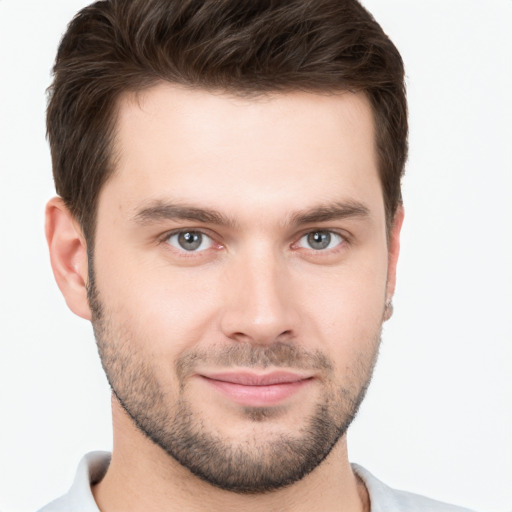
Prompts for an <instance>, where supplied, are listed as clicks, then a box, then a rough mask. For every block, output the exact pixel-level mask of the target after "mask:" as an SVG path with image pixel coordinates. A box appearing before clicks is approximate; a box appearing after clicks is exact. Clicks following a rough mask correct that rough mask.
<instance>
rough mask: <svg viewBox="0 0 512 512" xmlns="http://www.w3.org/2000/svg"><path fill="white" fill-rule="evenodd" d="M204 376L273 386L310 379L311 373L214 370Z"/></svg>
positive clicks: (245, 383)
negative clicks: (260, 372)
mask: <svg viewBox="0 0 512 512" xmlns="http://www.w3.org/2000/svg"><path fill="white" fill-rule="evenodd" d="M201 376H202V377H205V378H207V379H211V380H219V381H222V382H229V383H231V384H240V385H242V386H272V385H274V384H289V383H292V382H299V381H301V380H306V379H310V378H311V377H312V376H311V375H303V374H300V373H296V372H291V371H283V370H280V371H273V372H270V373H265V374H259V373H255V372H248V371H238V372H217V373H216V372H212V373H203V374H201Z"/></svg>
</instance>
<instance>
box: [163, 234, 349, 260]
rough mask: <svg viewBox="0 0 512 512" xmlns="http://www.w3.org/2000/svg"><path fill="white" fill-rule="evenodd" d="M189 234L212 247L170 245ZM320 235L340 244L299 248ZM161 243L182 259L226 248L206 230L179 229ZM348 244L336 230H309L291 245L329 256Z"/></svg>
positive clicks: (298, 248) (167, 235)
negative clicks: (205, 241)
mask: <svg viewBox="0 0 512 512" xmlns="http://www.w3.org/2000/svg"><path fill="white" fill-rule="evenodd" d="M187 233H191V234H198V235H201V236H203V237H207V238H208V239H209V240H210V245H209V246H208V247H207V248H205V249H202V250H199V251H196V250H191V251H187V250H186V249H184V248H183V247H182V248H178V247H175V246H173V245H172V244H170V243H169V240H170V239H171V238H172V237H176V236H179V235H185V234H187ZM318 233H327V234H329V235H330V236H331V237H332V236H334V237H338V239H339V242H338V243H337V244H336V245H335V246H334V247H331V248H329V247H327V248H324V249H313V248H312V247H299V245H298V244H299V243H300V242H301V240H303V239H304V238H305V237H308V236H310V235H313V234H318ZM160 241H161V242H163V243H164V244H166V245H167V246H168V247H170V248H171V250H173V251H175V252H178V253H179V254H180V256H181V257H198V256H199V255H202V254H204V253H205V252H206V251H208V250H209V249H210V248H212V246H216V249H222V248H223V247H224V246H223V245H222V244H221V243H218V242H216V241H215V238H214V236H212V235H211V234H209V233H208V232H206V231H205V230H204V229H179V230H174V231H171V232H168V233H165V234H164V235H163V236H162V237H161V238H160ZM203 242H204V240H203V241H202V242H201V245H202V243H203ZM347 244H350V239H349V237H348V236H347V235H346V234H345V233H340V232H338V231H336V230H333V229H310V230H308V231H306V232H303V233H301V234H300V236H299V237H298V238H296V241H295V242H293V243H292V244H291V245H290V247H291V248H292V249H297V250H300V249H304V250H305V251H308V252H311V253H313V254H315V255H327V254H333V253H336V252H338V251H340V250H341V249H342V248H343V247H344V246H346V245H347Z"/></svg>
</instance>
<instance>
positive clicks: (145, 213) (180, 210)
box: [133, 201, 370, 227]
mask: <svg viewBox="0 0 512 512" xmlns="http://www.w3.org/2000/svg"><path fill="white" fill-rule="evenodd" d="M369 216H370V210H369V209H368V208H367V207H366V206H365V205H364V204H363V203H360V202H358V201H346V202H336V203H329V204H325V205H320V206H317V207H314V208H308V209H305V210H299V211H297V212H295V213H292V214H291V215H290V216H288V218H287V219H286V221H285V224H290V225H296V226H298V225H303V224H314V223H318V222H328V221H331V220H341V219H347V218H367V217H369ZM133 220H134V221H135V222H136V223H137V224H142V225H147V224H151V223H154V222H159V221H162V220H187V221H192V222H199V223H201V224H215V225H220V226H227V227H235V226H236V225H237V224H238V223H237V222H236V221H235V220H234V219H232V218H230V217H227V216H226V215H224V214H222V213H220V212H218V211H216V210H212V209H209V208H198V207H195V206H189V205H180V204H175V203H167V202H163V201H156V202H155V203H151V204H149V205H148V206H145V207H143V208H142V209H140V210H138V211H137V212H136V213H135V215H134V216H133Z"/></svg>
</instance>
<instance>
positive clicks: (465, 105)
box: [0, 0, 512, 512]
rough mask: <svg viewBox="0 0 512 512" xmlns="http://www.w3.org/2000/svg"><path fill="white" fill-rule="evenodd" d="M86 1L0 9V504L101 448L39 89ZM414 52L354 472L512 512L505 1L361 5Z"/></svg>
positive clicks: (353, 435)
mask: <svg viewBox="0 0 512 512" xmlns="http://www.w3.org/2000/svg"><path fill="white" fill-rule="evenodd" d="M86 3H87V2H85V1H79V0H58V1H57V0H45V1H44V2H40V1H36V0H29V1H23V2H22V1H20V0H0V58H1V68H0V73H1V75H0V77H1V78H0V126H1V132H0V145H1V147H0V314H1V324H0V337H1V338H0V339H1V350H0V509H1V510H3V511H4V512H18V511H30V510H34V509H36V508H37V507H38V506H40V505H42V504H43V503H45V502H47V501H49V500H50V499H53V498H54V497H56V496H57V495H59V494H62V493H63V492H65V491H66V489H67V488H68V486H69V484H70V483H71V479H72V476H73V474H74V470H75V466H76V463H77V462H78V460H79V458H80V457H81V455H82V454H83V453H85V452H87V451H89V450H93V449H109V448H110V445H111V426H110V414H109V390H108V387H107V385H106V381H105V378H104V377H103V374H102V371H101V369H100V364H99V361H98V358H97V355H96V351H95V344H94V341H93V336H92V331H91V328H90V326H89V325H88V323H87V322H85V321H82V320H80V319H78V318H75V317H74V316H73V315H72V314H71V313H70V312H69V311H68V310H67V308H66V306H65V304H64V301H63V300H62V298H61V296H60V294H59V292H58V289H57V287H56V285H55V284H54V282H53V277H52V275H51V271H50V265H49V261H48V256H47V250H46V247H45V241H44V237H43V209H44V204H45V201H46V200H47V198H49V197H50V196H51V195H52V194H53V185H52V179H51V170H50V158H49V150H48V148H47V144H46V142H45V125H44V110H45V88H46V87H47V86H48V85H49V83H50V68H51V65H52V61H53V59H54V55H55V51H56V48H57V44H58V41H59V38H60V35H61V34H62V32H63V31H64V29H65V26H66V24H67V22H68V21H69V20H70V19H71V17H72V15H73V14H74V13H75V12H76V11H77V10H78V9H79V8H80V7H82V6H83V5H85V4H86ZM365 5H366V6H367V7H368V8H369V9H370V10H371V11H372V12H373V13H374V15H375V17H376V18H377V20H378V21H379V22H380V23H381V24H382V26H383V27H384V29H385V31H386V32H387V33H388V34H389V35H390V36H391V38H392V39H393V40H394V42H395V44H396V45H397V46H398V48H399V49H400V51H401V52H402V55H403V57H404V60H405V63H406V67H407V75H408V79H407V82H408V87H409V99H410V113H411V136H410V146H411V154H410V159H409V163H408V168H407V177H406V178H405V181H404V197H405V206H406V214H407V216H406V223H405V227H404V233H403V249H402V255H401V261H400V265H399V282H398V290H397V294H396V298H395V316H394V318H393V319H392V320H391V321H390V322H389V323H388V324H387V326H386V328H385V333H384V343H383V347H382V350H381V359H380V361H379V365H378V368H377V372H376V375H375V379H374V382H373V384H372V387H371V390H370V393H369V396H368V398H367V400H366V402H365V404H364V405H363V407H362V410H361V413H360V416H359V417H358V419H357V420H356V422H355V423H354V425H353V427H352V429H351V432H350V435H349V446H350V447H351V453H350V455H351V460H353V461H357V462H359V463H360V464H362V465H364V466H366V467H367V468H368V469H370V470H371V471H372V472H373V473H374V474H375V475H376V476H378V477H379V478H381V479H383V480H384V481H386V482H387V483H388V484H390V485H392V486H394V487H398V488H406V489H408V490H411V491H415V492H419V493H422V494H427V495H430V496H433V497H436V498H438V499H441V500H445V501H450V502H455V503H458V504H461V505H465V506H468V507H471V508H474V509H477V510H482V511H484V510H486V511H489V512H508V511H511V510H512V375H511V374H512V206H511V205H512V201H511V195H512V149H511V148H512V127H511V125H512V99H511V98H512V1H511V0H486V1H483V0H428V1H425V0H401V1H400V0H389V1H388V0H366V2H365Z"/></svg>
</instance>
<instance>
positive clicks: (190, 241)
mask: <svg viewBox="0 0 512 512" xmlns="http://www.w3.org/2000/svg"><path fill="white" fill-rule="evenodd" d="M178 241H179V244H180V245H181V247H183V249H185V250H186V251H193V250H195V249H197V248H198V247H199V246H200V245H201V242H202V236H201V233H196V232H193V231H188V232H186V233H180V235H179V237H178Z"/></svg>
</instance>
